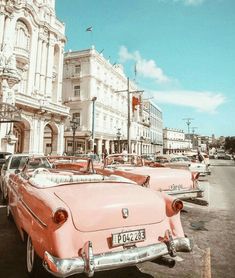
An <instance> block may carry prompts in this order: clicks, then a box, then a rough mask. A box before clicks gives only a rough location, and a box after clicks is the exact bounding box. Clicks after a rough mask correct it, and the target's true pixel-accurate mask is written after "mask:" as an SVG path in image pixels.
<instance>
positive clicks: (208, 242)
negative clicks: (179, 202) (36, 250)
mask: <svg viewBox="0 0 235 278" xmlns="http://www.w3.org/2000/svg"><path fill="white" fill-rule="evenodd" d="M211 164H212V165H213V166H212V173H211V175H210V176H207V177H206V178H204V179H203V181H202V183H203V184H204V186H205V187H206V198H207V199H208V200H209V206H207V207H205V206H200V205H198V204H195V203H189V202H187V203H186V202H185V207H184V210H183V212H182V214H181V215H182V217H181V218H182V223H183V227H184V231H185V234H187V236H188V237H189V238H192V239H193V242H194V250H193V252H192V253H190V254H187V253H186V254H179V256H177V257H176V260H177V263H176V265H175V267H174V268H167V267H165V266H160V265H158V264H156V263H154V262H146V263H142V264H139V265H138V267H130V268H125V269H119V270H114V271H107V272H100V273H97V274H96V275H95V277H107V278H111V277H115V278H117V277H120V278H122V277H123V278H125V277H142V278H148V277H149V278H151V277H153V278H159V277H163V278H170V277H180V278H181V277H195V278H196V277H203V276H202V274H203V273H204V277H209V276H206V275H209V273H210V272H211V275H212V277H216V278H217V277H218V278H220V277H221V278H223V277H226V278H229V277H231V278H232V277H234V273H235V264H234V261H235V252H234V250H235V219H234V213H235V207H234V196H235V187H234V180H235V163H234V161H230V160H228V161H226V160H211ZM5 215H6V208H5V206H3V205H0V250H1V256H0V277H4V278H25V277H27V275H26V273H25V270H24V267H25V262H24V244H23V243H22V242H21V240H20V236H19V233H18V231H17V229H16V226H15V224H14V222H9V221H8V220H7V218H6V216H5ZM41 277H51V276H49V275H48V274H47V273H44V274H42V276H41ZM78 277H85V276H84V275H78Z"/></svg>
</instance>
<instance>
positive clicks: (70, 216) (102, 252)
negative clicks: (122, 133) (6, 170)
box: [7, 158, 192, 277]
mask: <svg viewBox="0 0 235 278" xmlns="http://www.w3.org/2000/svg"><path fill="white" fill-rule="evenodd" d="M45 159H46V158H43V159H42V158H41V161H40V162H39V160H40V159H39V158H30V159H29V160H28V162H27V164H26V165H25V167H24V168H23V170H22V171H21V172H20V173H18V174H17V173H14V174H11V175H10V178H9V182H8V184H7V190H8V205H7V212H8V216H9V217H10V216H13V218H14V221H15V223H16V225H17V228H18V229H19V232H20V235H21V237H22V240H24V241H26V242H27V245H26V246H27V247H26V257H27V260H26V266H27V271H28V274H29V276H31V277H37V276H36V273H37V271H38V269H39V268H40V267H41V266H42V264H43V266H44V268H45V269H46V270H47V271H48V272H50V273H51V274H53V275H54V276H57V277H68V276H70V275H74V274H77V273H86V274H87V275H88V276H89V277H91V276H93V274H94V273H95V272H96V271H103V270H109V269H115V268H120V267H125V266H131V265H135V264H137V263H139V262H144V261H151V260H154V259H155V258H159V259H161V258H164V256H165V255H169V254H170V255H171V256H172V257H174V256H175V254H176V252H177V251H179V252H190V251H191V248H192V247H191V241H190V240H189V239H188V238H187V237H185V235H184V232H183V229H182V226H181V221H180V210H181V209H182V207H183V203H182V201H180V200H178V199H174V198H172V197H170V196H168V195H166V194H163V193H160V192H155V191H152V190H151V189H148V188H145V187H142V186H137V185H136V183H135V182H134V181H132V180H129V179H127V178H125V177H121V176H117V175H108V176H106V175H101V174H97V173H94V172H93V173H92V169H90V167H91V162H89V166H88V167H87V168H86V169H85V167H84V168H83V169H82V171H78V170H76V171H75V170H68V169H66V168H64V169H56V168H50V167H49V163H44V165H45V167H49V168H42V166H40V165H42V163H41V162H42V160H45ZM64 165H65V164H64ZM39 166H40V168H37V167H39ZM133 176H134V175H133ZM137 179H138V180H139V181H140V175H137ZM148 180H149V179H148V177H147V176H142V182H143V184H146V183H147V182H148ZM164 261H165V262H166V264H167V263H169V264H171V263H172V260H169V259H167V257H166V258H165V260H164ZM41 262H42V264H41Z"/></svg>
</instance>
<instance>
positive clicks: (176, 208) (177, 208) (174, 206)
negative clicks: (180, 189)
mask: <svg viewBox="0 0 235 278" xmlns="http://www.w3.org/2000/svg"><path fill="white" fill-rule="evenodd" d="M183 207H184V204H183V202H182V201H181V200H179V199H175V200H174V201H173V203H172V209H173V211H174V212H176V213H178V212H179V211H181V210H182V209H183Z"/></svg>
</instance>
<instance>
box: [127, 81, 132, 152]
mask: <svg viewBox="0 0 235 278" xmlns="http://www.w3.org/2000/svg"><path fill="white" fill-rule="evenodd" d="M130 102H131V100H130V80H129V77H128V78H127V106H128V109H127V111H128V113H127V152H128V153H130V149H131V140H130V139H131V138H130V129H131V111H130V110H131V109H130Z"/></svg>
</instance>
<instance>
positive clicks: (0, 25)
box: [0, 13, 5, 51]
mask: <svg viewBox="0 0 235 278" xmlns="http://www.w3.org/2000/svg"><path fill="white" fill-rule="evenodd" d="M4 27H5V14H4V13H0V42H1V45H0V51H1V46H2V42H3V37H4Z"/></svg>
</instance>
